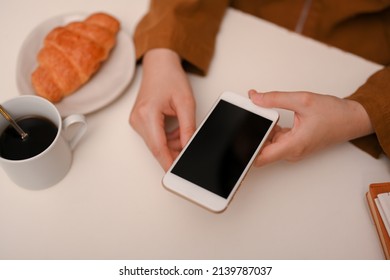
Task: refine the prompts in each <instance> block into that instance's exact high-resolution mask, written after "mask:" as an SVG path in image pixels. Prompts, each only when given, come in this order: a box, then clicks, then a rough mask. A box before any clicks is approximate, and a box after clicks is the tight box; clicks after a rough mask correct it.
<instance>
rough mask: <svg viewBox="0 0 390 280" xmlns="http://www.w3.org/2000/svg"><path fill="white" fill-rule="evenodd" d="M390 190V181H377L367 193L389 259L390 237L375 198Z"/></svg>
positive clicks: (384, 250)
mask: <svg viewBox="0 0 390 280" xmlns="http://www.w3.org/2000/svg"><path fill="white" fill-rule="evenodd" d="M386 192H390V182H389V183H377V184H371V185H370V187H369V190H368V192H367V194H366V197H367V201H368V206H369V208H370V212H371V215H372V217H373V219H374V223H375V226H376V230H377V232H378V235H379V239H380V241H381V244H382V248H383V252H384V253H385V257H386V259H387V260H390V237H389V233H388V232H387V230H386V228H385V225H384V223H383V220H382V217H381V215H380V214H379V210H378V207H377V206H376V203H375V200H374V199H375V198H377V197H378V194H380V193H386Z"/></svg>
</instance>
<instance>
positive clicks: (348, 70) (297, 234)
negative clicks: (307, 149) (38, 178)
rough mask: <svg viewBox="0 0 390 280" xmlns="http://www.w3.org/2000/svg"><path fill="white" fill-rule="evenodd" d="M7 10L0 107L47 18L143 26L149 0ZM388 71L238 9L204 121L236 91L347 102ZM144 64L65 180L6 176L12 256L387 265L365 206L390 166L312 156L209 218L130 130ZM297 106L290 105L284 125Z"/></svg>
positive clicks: (0, 178) (349, 152) (92, 117)
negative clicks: (176, 189)
mask: <svg viewBox="0 0 390 280" xmlns="http://www.w3.org/2000/svg"><path fill="white" fill-rule="evenodd" d="M0 1H1V2H2V3H1V4H0V5H1V7H2V8H1V9H0V26H2V28H1V29H0V38H3V39H2V46H1V52H0V61H1V66H0V76H1V77H2V79H1V83H0V92H1V95H0V102H3V101H5V100H7V99H9V98H12V97H14V96H17V95H18V94H19V93H18V91H17V87H16V83H15V69H16V59H17V55H18V50H19V48H20V46H21V44H22V42H23V40H24V39H25V37H26V36H27V35H28V34H29V32H30V31H31V30H32V28H33V27H34V26H36V25H37V24H39V23H40V22H42V21H43V20H45V19H47V18H50V17H53V16H56V15H59V14H62V13H68V12H75V11H77V12H79V11H86V12H93V11H100V10H103V11H107V12H110V13H112V14H113V15H115V16H116V17H118V18H119V19H120V20H121V21H122V25H123V26H124V27H125V28H126V29H128V30H130V31H133V30H134V28H135V26H136V23H137V22H138V20H139V19H140V18H141V17H142V15H143V14H144V13H145V11H146V10H147V7H148V1H125V0H115V1H103V0H101V1H78V0H68V1H48V0H39V1H27V0H25V1H22V0H14V1H6V0H0ZM379 68H380V66H378V65H376V64H373V63H371V62H368V61H365V60H363V59H361V58H359V57H356V56H353V55H350V54H348V53H344V52H342V51H340V50H337V49H334V48H331V47H328V46H325V45H322V44H320V43H317V42H315V41H313V40H311V39H307V38H304V37H301V36H299V35H296V34H293V33H291V32H288V31H286V30H284V29H280V28H279V27H276V26H274V25H272V24H269V23H267V22H264V21H262V20H259V19H257V18H254V17H252V16H249V15H245V14H243V13H241V12H238V11H235V10H231V9H230V10H228V11H227V14H226V17H225V19H224V21H223V24H222V27H221V31H220V34H219V36H218V43H217V50H216V55H215V57H214V59H213V62H212V65H211V68H210V72H209V74H208V76H207V77H205V78H204V77H198V76H190V80H191V83H192V85H193V88H194V92H195V95H196V99H197V102H198V103H197V104H198V107H197V120H198V121H200V120H201V118H202V116H204V115H205V114H206V112H207V111H208V109H209V108H210V106H211V104H212V103H213V102H214V100H215V99H216V98H217V96H218V95H219V94H220V93H221V92H222V91H224V90H232V91H236V92H239V93H242V94H246V92H247V90H248V89H249V88H256V89H258V90H264V91H265V90H308V91H314V92H321V93H331V94H334V95H337V96H341V97H342V96H346V95H348V94H350V93H351V92H353V91H354V90H355V89H356V88H357V87H358V86H359V85H360V84H362V83H363V82H364V81H365V79H366V78H367V77H368V76H369V75H370V74H371V73H373V72H375V71H376V70H377V69H379ZM140 79H141V69H140V67H138V68H137V70H136V74H135V77H134V79H133V81H132V83H131V85H130V86H129V87H128V88H127V89H126V90H125V92H124V93H123V94H122V95H121V97H120V98H118V99H117V100H116V101H114V102H113V103H111V104H110V105H109V106H107V107H105V108H104V109H102V110H100V111H98V112H95V113H92V114H89V115H88V116H87V121H88V124H89V130H88V132H87V135H86V137H85V138H84V139H83V140H82V142H81V143H80V144H79V146H78V147H77V149H76V151H75V154H74V162H73V166H72V168H71V170H70V172H69V173H68V175H67V176H66V178H65V179H64V180H62V181H61V182H60V183H58V184H57V185H55V186H53V187H51V188H48V189H45V190H41V191H30V190H26V189H22V188H20V187H18V186H16V185H15V184H14V183H13V182H11V181H10V180H9V179H8V177H7V176H6V174H5V173H4V171H3V170H0V259H382V258H383V257H384V256H383V253H382V250H381V247H380V243H379V239H378V236H377V233H376V231H375V227H374V225H373V223H372V221H371V218H370V215H369V212H368V208H367V205H366V201H365V192H366V191H367V189H368V185H369V184H370V183H372V182H383V181H389V179H390V176H389V175H390V172H389V160H388V159H387V158H384V157H382V158H381V159H379V160H376V159H373V158H371V157H370V156H369V155H367V154H366V153H364V152H362V151H360V150H359V149H357V148H356V147H354V146H353V145H351V144H350V143H345V144H342V145H338V146H336V147H333V148H331V149H329V150H327V151H325V152H321V153H318V154H316V155H313V156H311V157H310V158H308V159H306V160H304V161H301V162H299V163H294V164H290V163H285V162H279V163H275V164H272V165H270V166H266V167H264V168H261V169H252V170H251V171H250V173H249V175H248V176H247V179H246V181H245V182H244V184H243V185H242V187H241V189H240V190H239V191H238V193H237V195H236V196H235V198H234V200H233V201H232V203H231V205H230V206H229V208H228V209H227V211H226V212H224V213H222V214H213V213H210V212H208V211H206V210H204V209H202V208H200V207H198V206H196V205H194V204H191V203H189V202H188V201H186V200H184V199H181V198H180V197H178V196H176V195H174V194H172V193H170V192H168V191H166V190H165V189H163V187H162V186H161V178H162V176H163V170H162V169H161V168H160V166H159V165H158V163H157V162H156V160H155V159H154V158H153V157H152V156H151V154H150V153H149V151H148V150H147V148H146V146H145V145H144V143H143V141H142V139H141V138H140V137H139V136H138V135H137V134H136V133H135V131H134V130H133V129H132V128H131V127H130V126H129V125H128V121H127V119H128V116H129V112H130V110H131V108H132V105H133V103H134V100H135V97H136V94H137V92H138V88H139V84H140ZM289 123H291V114H290V113H288V112H285V111H281V124H282V125H287V124H289Z"/></svg>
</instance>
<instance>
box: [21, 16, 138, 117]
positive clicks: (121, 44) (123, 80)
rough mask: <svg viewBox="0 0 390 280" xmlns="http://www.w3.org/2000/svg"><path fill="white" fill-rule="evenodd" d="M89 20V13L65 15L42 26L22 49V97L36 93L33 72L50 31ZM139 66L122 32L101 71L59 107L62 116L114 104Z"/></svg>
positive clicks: (131, 44) (57, 105)
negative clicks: (32, 82) (32, 81)
mask: <svg viewBox="0 0 390 280" xmlns="http://www.w3.org/2000/svg"><path fill="white" fill-rule="evenodd" d="M85 17H86V15H85V14H69V15H61V16H58V17H55V18H51V19H49V20H47V21H45V22H43V23H41V24H40V25H38V26H37V27H36V28H35V29H34V30H33V31H32V32H31V33H30V35H29V36H28V37H27V38H26V40H25V41H24V43H23V45H22V48H21V49H20V52H19V57H18V62H17V67H16V83H17V87H18V90H19V93H20V94H22V95H25V94H35V91H34V88H33V86H32V84H31V73H32V72H33V71H34V70H35V68H36V67H37V65H38V63H37V54H38V51H39V50H40V49H41V47H42V45H43V40H44V38H45V36H46V35H47V34H48V33H49V32H50V30H52V29H53V28H55V27H57V26H63V25H66V24H68V23H69V22H72V21H80V20H83V19H84V18H85ZM135 63H136V61H135V49H134V44H133V41H132V39H131V37H130V36H129V35H128V34H127V33H126V32H124V31H123V29H122V30H120V31H119V32H118V35H117V43H116V46H115V47H114V49H112V50H111V53H110V55H109V57H108V59H107V60H106V61H105V62H104V63H103V64H102V66H101V68H100V69H99V71H98V72H97V73H95V75H94V76H93V77H92V78H91V79H90V80H89V81H88V82H87V83H86V84H84V85H83V86H82V87H81V88H80V89H78V90H77V91H76V92H75V93H73V94H72V95H70V96H67V97H65V98H64V99H63V100H62V101H61V102H58V103H56V104H55V105H56V107H57V108H58V110H59V111H60V113H61V116H63V117H65V116H68V115H70V114H88V113H91V112H93V111H96V110H98V109H100V108H102V107H104V106H106V105H108V104H109V103H111V102H112V101H113V100H115V99H116V98H117V97H118V96H119V95H120V94H121V93H122V92H123V91H124V89H125V88H126V87H127V85H128V84H129V83H130V81H131V79H132V78H133V75H134V70H135Z"/></svg>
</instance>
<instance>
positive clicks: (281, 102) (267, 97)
mask: <svg viewBox="0 0 390 280" xmlns="http://www.w3.org/2000/svg"><path fill="white" fill-rule="evenodd" d="M308 96H309V95H308V93H305V92H283V91H270V92H265V93H261V92H257V91H255V90H250V91H249V98H250V99H251V100H252V102H253V103H255V104H256V105H259V106H262V107H266V108H280V109H286V110H290V111H294V112H299V111H300V110H302V106H305V104H306V103H307V97H308Z"/></svg>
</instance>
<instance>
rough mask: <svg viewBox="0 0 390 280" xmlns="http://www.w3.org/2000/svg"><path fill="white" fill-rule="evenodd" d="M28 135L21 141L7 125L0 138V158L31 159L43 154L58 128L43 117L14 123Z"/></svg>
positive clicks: (15, 132) (28, 118) (26, 118)
mask: <svg viewBox="0 0 390 280" xmlns="http://www.w3.org/2000/svg"><path fill="white" fill-rule="evenodd" d="M16 122H17V124H18V125H19V126H20V127H21V128H22V129H23V130H24V131H25V132H26V133H27V134H28V137H27V138H25V139H24V140H22V137H21V136H20V135H19V133H18V132H17V131H16V130H15V129H14V128H13V127H12V126H11V125H9V126H8V127H7V128H6V129H5V130H4V131H3V133H2V134H1V136H0V156H1V157H2V158H5V159H10V160H22V159H27V158H31V157H33V156H36V155H38V154H40V153H41V152H43V151H44V150H45V149H46V148H47V147H49V146H50V144H51V143H53V140H54V138H55V137H56V135H57V131H58V128H57V127H56V126H55V124H53V123H52V122H51V121H50V120H48V119H45V118H43V117H35V116H34V117H24V118H22V119H19V120H17V121H16Z"/></svg>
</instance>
